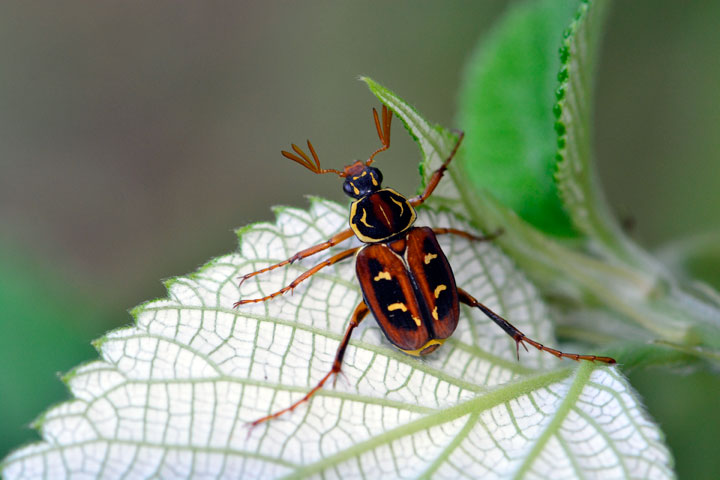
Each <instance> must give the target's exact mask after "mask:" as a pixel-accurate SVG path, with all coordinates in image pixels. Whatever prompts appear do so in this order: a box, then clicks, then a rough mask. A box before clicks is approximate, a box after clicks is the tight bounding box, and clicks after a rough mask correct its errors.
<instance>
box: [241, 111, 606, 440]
mask: <svg viewBox="0 0 720 480" xmlns="http://www.w3.org/2000/svg"><path fill="white" fill-rule="evenodd" d="M373 117H374V119H375V127H376V128H377V133H378V136H379V137H380V141H381V142H382V146H381V147H380V148H379V149H377V150H376V151H375V152H374V153H373V154H372V155H370V158H369V159H368V160H367V161H365V162H362V161H360V160H358V161H357V162H355V163H353V164H351V165H348V166H347V167H345V169H344V170H343V171H339V170H334V169H323V168H320V161H319V160H318V156H317V154H316V153H315V149H314V148H313V146H312V144H311V143H310V141H309V140H308V142H307V145H308V149H309V150H310V154H311V155H312V160H311V159H310V157H309V156H308V155H307V154H305V152H303V151H302V149H300V148H299V147H298V146H297V145H295V144H292V149H293V152H286V151H283V152H282V154H283V155H284V156H285V157H287V158H289V159H290V160H293V161H295V162H297V163H299V164H300V165H302V166H304V167H305V168H307V169H309V170H310V171H312V172H314V173H316V174H323V173H335V174H337V175H339V176H340V177H342V178H344V179H345V181H344V183H343V191H344V192H345V193H346V194H347V195H349V196H350V197H352V198H354V199H355V200H354V201H353V203H352V205H351V207H350V228H348V229H347V230H343V231H342V232H340V233H338V234H337V235H335V236H334V237H332V238H330V239H329V240H327V241H326V242H323V243H320V244H318V245H314V246H312V247H309V248H307V249H305V250H302V251H300V252H298V253H296V254H295V255H293V256H292V257H290V258H288V259H287V260H284V261H282V262H280V263H277V264H275V265H271V266H269V267H266V268H263V269H261V270H258V271H255V272H252V273H248V274H246V275H244V276H243V277H242V279H241V281H240V284H241V285H242V282H244V281H245V280H247V279H248V278H250V277H253V276H255V275H258V274H261V273H264V272H268V271H270V270H274V269H276V268H279V267H282V266H284V265H288V264H290V263H293V262H295V261H297V260H300V259H302V258H306V257H309V256H311V255H314V254H316V253H318V252H322V251H323V250H326V249H328V248H330V247H332V246H333V245H337V244H338V243H340V242H343V241H345V240H348V239H349V238H351V237H352V236H353V235H354V236H355V237H357V238H358V239H359V240H360V241H361V242H363V243H364V244H365V245H363V246H361V247H356V248H350V249H348V250H344V251H342V252H340V253H338V254H336V255H334V256H332V257H330V258H328V259H327V260H325V261H323V262H321V263H319V264H317V265H315V266H314V267H312V268H311V269H309V270H308V271H306V272H305V273H303V274H302V275H300V276H299V277H298V278H296V279H295V280H294V281H293V282H292V283H290V284H289V285H287V286H286V287H284V288H282V289H280V290H278V291H277V292H274V293H271V294H270V295H267V296H265V297H262V298H256V299H246V300H240V301H238V302H236V303H235V304H234V307H235V308H237V307H239V306H240V305H244V304H247V303H254V302H264V301H267V300H270V299H271V298H273V297H276V296H278V295H281V294H283V293H285V292H287V291H289V290H292V289H294V288H295V287H297V286H298V285H299V284H300V283H301V282H302V281H303V280H306V279H307V278H309V277H311V276H312V275H314V274H315V273H317V272H318V271H319V270H321V269H322V268H325V267H327V266H330V265H333V264H335V263H337V262H339V261H341V260H345V259H347V258H350V257H352V256H353V255H356V263H355V270H356V273H357V277H358V280H359V281H360V287H361V289H362V293H363V299H364V300H363V301H362V302H360V304H359V305H358V306H357V307H356V308H355V311H354V312H353V315H352V317H351V318H350V324H349V325H348V327H347V330H346V331H345V336H344V337H343V339H342V341H341V342H340V345H339V346H338V349H337V353H336V354H335V361H334V362H333V366H332V369H331V370H330V371H329V372H328V373H327V374H326V375H325V376H324V377H323V378H322V379H321V380H320V381H319V382H318V383H317V385H316V386H315V387H314V388H313V389H312V390H310V391H309V392H308V393H307V394H306V395H305V396H304V397H303V398H301V399H300V400H298V401H297V402H295V403H293V404H292V405H290V406H289V407H287V408H284V409H282V410H280V411H278V412H275V413H273V414H271V415H268V416H266V417H263V418H260V419H258V420H255V421H254V422H252V423H251V425H252V426H255V425H258V424H260V423H262V422H265V421H267V420H270V419H272V418H276V417H278V416H280V415H282V414H283V413H286V412H289V411H292V410H294V409H295V408H296V407H297V406H298V405H300V404H301V403H303V402H306V401H308V400H309V399H310V397H312V395H313V394H314V393H315V392H317V391H318V390H319V389H320V388H322V387H323V385H324V384H325V383H326V382H327V381H328V379H329V378H331V377H333V376H335V375H337V374H338V373H340V370H341V367H342V361H343V356H344V355H345V349H346V348H347V345H348V342H349V341H350V336H351V335H352V332H353V330H354V329H355V328H356V327H357V326H358V325H359V324H360V322H361V321H362V320H363V319H364V318H365V316H367V314H368V313H369V312H372V314H373V316H375V319H376V320H377V322H378V324H379V325H380V328H381V329H382V331H383V333H385V336H386V337H387V339H388V340H389V341H390V342H391V343H392V344H393V345H395V346H396V347H397V348H399V349H400V350H402V351H403V352H405V353H407V354H410V355H416V356H417V355H427V354H429V353H431V352H433V351H434V350H436V349H437V348H438V347H439V346H440V345H442V343H443V342H444V341H445V340H446V339H447V338H448V337H450V335H452V333H453V332H454V331H455V327H457V324H458V320H459V316H460V308H459V303H460V302H462V303H464V304H466V305H469V306H471V307H477V308H479V309H480V310H481V311H482V312H483V313H484V314H485V315H487V316H488V317H489V318H490V319H492V320H493V321H494V322H495V323H497V324H498V325H499V326H500V327H501V328H502V329H503V330H504V331H505V332H506V333H507V334H508V335H510V336H511V337H512V338H513V340H515V343H516V351H517V353H518V357H519V347H520V345H521V344H522V345H523V347H524V348H526V349H527V347H526V346H525V344H526V343H528V344H530V345H532V346H533V347H535V348H537V349H539V350H542V351H545V352H548V353H551V354H552V355H555V356H556V357H558V358H562V357H567V358H571V359H573V360H589V361H599V362H603V363H608V364H614V363H615V360H614V359H612V358H610V357H600V356H596V355H580V354H576V353H564V352H561V351H559V350H556V349H554V348H549V347H546V346H544V345H542V344H540V343H538V342H536V341H534V340H532V339H530V338H528V337H526V336H525V335H524V334H523V333H522V332H521V331H519V330H518V329H517V328H515V327H514V326H512V325H511V324H510V323H509V322H508V321H507V320H505V319H504V318H502V317H501V316H500V315H498V314H496V313H495V312H493V311H492V310H490V309H489V308H487V307H486V306H485V305H483V304H482V303H480V302H478V301H477V300H476V299H475V298H473V297H472V296H471V295H470V294H469V293H467V292H466V291H464V290H463V289H461V288H458V287H457V286H456V284H455V277H454V275H453V272H452V269H451V268H450V264H449V263H448V260H447V258H446V257H445V254H444V253H443V251H442V249H441V248H440V245H439V244H438V241H437V238H436V235H444V234H451V235H459V236H462V237H465V238H468V239H471V240H491V239H492V238H494V237H495V236H496V235H497V234H495V235H490V236H486V237H479V236H476V235H473V234H471V233H468V232H464V231H461V230H456V229H453V228H429V227H414V226H413V224H414V223H415V219H416V213H415V207H417V206H418V205H421V204H422V203H423V202H424V201H425V200H427V198H428V197H429V196H430V195H431V194H432V193H433V191H434V190H435V188H436V187H437V185H438V183H439V182H440V179H441V178H442V176H443V174H444V173H445V170H446V169H447V166H448V164H449V163H450V161H451V160H452V159H453V157H454V156H455V153H456V152H457V149H458V147H459V146H460V142H462V139H463V133H460V135H459V138H458V141H457V143H456V144H455V147H454V148H453V150H452V152H451V153H450V155H449V156H448V158H447V159H446V160H445V161H444V162H443V164H442V165H441V166H440V168H438V169H437V170H436V171H435V172H433V174H432V176H431V177H430V181H429V182H428V185H427V187H425V191H424V192H423V193H422V194H420V195H418V196H416V197H412V198H410V199H407V198H405V197H404V196H402V195H400V194H399V193H397V192H396V191H395V190H392V189H390V188H382V185H381V184H382V173H381V172H380V170H378V169H377V168H375V167H372V166H371V164H372V162H373V159H374V158H375V155H377V154H378V153H380V152H382V151H384V150H387V149H388V148H389V147H390V124H391V121H392V113H391V112H390V111H389V110H388V109H387V107H385V106H383V107H382V122H381V121H380V118H379V117H378V113H377V111H376V110H375V109H373Z"/></svg>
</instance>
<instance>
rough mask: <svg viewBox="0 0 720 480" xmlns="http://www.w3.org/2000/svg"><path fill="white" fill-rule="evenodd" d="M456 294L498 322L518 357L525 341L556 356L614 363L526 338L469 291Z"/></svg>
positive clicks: (459, 289) (607, 359)
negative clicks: (510, 339)
mask: <svg viewBox="0 0 720 480" xmlns="http://www.w3.org/2000/svg"><path fill="white" fill-rule="evenodd" d="M458 295H459V300H460V301H461V302H462V303H464V304H465V305H469V306H471V307H477V308H479V309H480V310H481V311H482V312H483V313H484V314H485V315H487V316H488V317H489V318H490V320H492V321H493V322H495V323H496V324H498V326H499V327H500V328H502V329H503V330H504V331H505V333H507V334H508V335H510V336H511V337H512V339H513V340H515V348H516V352H517V356H518V358H520V345H521V344H522V346H523V348H525V350H527V346H525V344H526V343H529V344H530V345H532V346H533V347H535V348H537V349H538V350H542V351H543V352H548V353H549V354H551V355H555V356H556V357H558V358H571V359H573V360H578V361H579V360H588V361H590V362H602V363H608V364H611V365H612V364H614V363H616V362H615V359H614V358H610V357H600V356H597V355H581V354H578V353H565V352H561V351H560V350H556V349H554V348H550V347H546V346H545V345H543V344H542V343H539V342H536V341H535V340H533V339H531V338H528V337H527V336H526V335H525V334H524V333H522V332H521V331H520V330H518V329H517V328H515V327H514V326H513V325H512V324H511V323H510V322H508V321H507V320H505V319H504V318H502V317H501V316H500V315H498V314H497V313H495V312H493V311H492V310H490V309H489V308H488V307H486V306H485V305H483V304H482V303H480V302H478V301H477V300H475V298H473V297H472V295H470V294H469V293H467V292H466V291H465V290H463V289H461V288H458Z"/></svg>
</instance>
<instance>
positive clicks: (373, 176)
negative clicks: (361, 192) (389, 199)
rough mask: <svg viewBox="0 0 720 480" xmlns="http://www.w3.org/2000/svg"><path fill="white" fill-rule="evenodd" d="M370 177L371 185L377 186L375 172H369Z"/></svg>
mask: <svg viewBox="0 0 720 480" xmlns="http://www.w3.org/2000/svg"><path fill="white" fill-rule="evenodd" d="M370 178H371V179H372V182H373V185H375V186H376V187H377V186H378V182H377V180H375V174H374V173H372V172H371V173H370Z"/></svg>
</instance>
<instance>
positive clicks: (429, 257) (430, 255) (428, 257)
mask: <svg viewBox="0 0 720 480" xmlns="http://www.w3.org/2000/svg"><path fill="white" fill-rule="evenodd" d="M435 258H437V255H435V254H434V253H428V254H427V255H425V265H427V264H428V263H430V262H431V261H432V260H433V259H435Z"/></svg>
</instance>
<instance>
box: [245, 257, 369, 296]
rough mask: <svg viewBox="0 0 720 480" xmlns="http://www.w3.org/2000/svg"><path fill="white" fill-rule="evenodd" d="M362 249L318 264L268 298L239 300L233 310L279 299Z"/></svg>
mask: <svg viewBox="0 0 720 480" xmlns="http://www.w3.org/2000/svg"><path fill="white" fill-rule="evenodd" d="M360 248H361V247H355V248H350V249H348V250H344V251H342V252H340V253H338V254H337V255H333V256H332V257H330V258H328V259H327V260H325V261H323V262H320V263H318V264H317V265H315V266H314V267H312V268H311V269H310V270H308V271H306V272H304V273H303V274H302V275H300V276H299V277H297V278H296V279H295V280H293V281H292V282H291V283H290V285H287V286H286V287H283V288H281V289H280V290H278V291H277V292H273V293H271V294H270V295H266V296H264V297H262V298H250V299H247V300H239V301H237V302H235V303H234V304H233V308H237V307H239V306H240V305H245V304H246V303H257V302H264V301H266V300H270V299H271V298H274V297H277V296H278V295H282V294H283V293H285V292H287V291H288V290H292V289H294V288H295V287H297V286H298V285H299V284H300V283H301V282H303V281H304V280H307V279H308V278H310V277H312V276H313V275H315V274H316V273H317V272H319V271H320V270H322V269H323V268H325V267H329V266H330V265H334V264H336V263H338V262H340V261H342V260H345V259H346V258H349V257H352V256H353V255H355V252H357V251H358V250H360ZM266 270H268V269H266ZM269 270H272V268H269ZM246 278H249V277H248V276H247V275H246V276H245V278H243V281H244V280H245V279H246ZM241 284H242V282H241Z"/></svg>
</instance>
